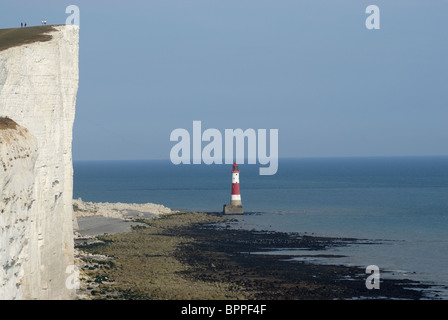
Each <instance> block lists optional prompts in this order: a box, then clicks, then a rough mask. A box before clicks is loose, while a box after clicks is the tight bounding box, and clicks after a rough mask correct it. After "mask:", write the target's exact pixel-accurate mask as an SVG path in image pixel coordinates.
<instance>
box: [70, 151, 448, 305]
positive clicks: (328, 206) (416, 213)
mask: <svg viewBox="0 0 448 320" xmlns="http://www.w3.org/2000/svg"><path fill="white" fill-rule="evenodd" d="M258 168H259V165H244V164H243V165H240V170H241V173H240V188H241V197H242V201H243V206H244V210H245V212H246V213H247V214H245V215H243V216H239V217H237V219H238V222H237V223H234V226H233V227H237V228H250V229H252V228H254V229H270V230H278V231H294V232H301V233H303V232H307V233H314V234H316V235H324V236H325V235H328V236H341V237H356V238H363V239H370V240H377V239H380V240H381V244H379V245H368V246H367V247H366V246H365V245H364V246H362V245H360V246H353V247H350V248H339V249H334V253H337V254H344V255H347V258H341V259H339V260H337V262H338V263H342V264H348V265H359V266H367V265H370V264H375V265H378V266H379V267H380V270H382V269H384V270H392V271H394V274H393V275H387V276H398V277H400V276H401V277H403V276H405V277H408V278H414V279H416V280H423V281H429V282H433V283H437V284H441V285H445V286H448V271H447V270H446V269H447V268H446V266H448V157H402V158H401V157H399V158H333V159H331V158H328V159H281V160H280V162H279V170H278V172H277V174H276V175H274V176H260V175H258ZM230 171H231V166H230V165H212V166H207V165H179V166H175V165H173V164H171V163H170V162H169V161H102V162H75V163H74V198H78V197H81V198H82V199H83V200H84V201H94V202H131V203H145V202H154V203H160V204H163V205H166V206H168V207H170V208H172V209H187V210H200V211H221V210H222V206H223V204H225V203H228V202H229V201H230V188H231V172H230ZM321 262H322V263H334V262H335V261H334V260H332V261H321ZM442 297H444V298H447V297H448V295H447V296H443V295H442Z"/></svg>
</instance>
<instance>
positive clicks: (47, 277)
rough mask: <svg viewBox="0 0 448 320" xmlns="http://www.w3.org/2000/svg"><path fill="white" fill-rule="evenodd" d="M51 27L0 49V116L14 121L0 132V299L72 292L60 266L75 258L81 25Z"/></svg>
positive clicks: (57, 296)
mask: <svg viewBox="0 0 448 320" xmlns="http://www.w3.org/2000/svg"><path fill="white" fill-rule="evenodd" d="M24 29H25V28H24ZM53 29H54V30H53V31H51V32H50V33H49V34H50V35H51V36H52V38H51V39H50V40H45V41H37V42H32V43H28V44H22V45H15V46H12V47H10V48H7V49H5V50H2V51H0V117H8V118H10V119H12V120H13V121H14V122H15V123H17V124H18V126H17V127H16V129H11V128H7V129H3V130H2V133H1V134H0V142H1V144H0V157H1V158H0V159H1V161H3V162H4V163H5V165H4V166H5V167H2V168H0V169H1V170H0V194H1V196H2V198H1V202H0V209H2V211H1V213H0V227H1V229H0V239H1V242H0V245H1V247H0V254H1V256H0V267H2V269H3V271H2V272H0V298H3V299H13V298H23V299H69V298H73V297H74V295H75V291H74V289H73V288H71V287H70V286H69V287H67V286H66V279H67V277H68V276H69V274H67V273H66V270H67V266H71V265H73V264H74V261H73V260H74V258H73V207H72V196H73V166H72V150H71V147H72V129H73V122H74V116H75V103H76V94H77V90H78V78H79V76H78V51H79V46H78V39H79V38H78V32H79V28H78V27H76V26H56V27H53ZM4 127H6V126H4ZM17 128H19V129H17ZM14 130H15V131H14ZM17 130H19V131H17ZM7 137H9V138H8V140H9V141H10V142H9V143H8V142H7V141H6V140H7ZM14 139H15V140H14ZM33 141H34V142H33ZM33 143H34V144H35V145H34V144H33ZM33 150H34V151H33ZM26 155H28V157H27V156H26ZM24 156H25V158H24ZM10 159H12V160H10ZM8 161H9V162H8ZM1 164H2V163H1V162H0V165H1ZM19 168H22V169H19ZM31 190H32V192H31ZM13 194H16V195H17V196H16V197H15V198H14V197H13V196H12V195H13ZM19 194H20V195H19Z"/></svg>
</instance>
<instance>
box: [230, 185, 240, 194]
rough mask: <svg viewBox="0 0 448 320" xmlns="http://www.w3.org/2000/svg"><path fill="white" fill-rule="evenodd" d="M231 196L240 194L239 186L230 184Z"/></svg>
mask: <svg viewBox="0 0 448 320" xmlns="http://www.w3.org/2000/svg"><path fill="white" fill-rule="evenodd" d="M232 194H240V184H239V183H232Z"/></svg>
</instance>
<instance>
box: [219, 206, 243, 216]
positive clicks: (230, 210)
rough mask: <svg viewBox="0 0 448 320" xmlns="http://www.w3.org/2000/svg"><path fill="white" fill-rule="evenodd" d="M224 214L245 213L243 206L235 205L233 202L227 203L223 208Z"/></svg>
mask: <svg viewBox="0 0 448 320" xmlns="http://www.w3.org/2000/svg"><path fill="white" fill-rule="evenodd" d="M223 213H224V214H243V213H244V212H243V207H242V206H235V205H232V204H225V205H224V209H223Z"/></svg>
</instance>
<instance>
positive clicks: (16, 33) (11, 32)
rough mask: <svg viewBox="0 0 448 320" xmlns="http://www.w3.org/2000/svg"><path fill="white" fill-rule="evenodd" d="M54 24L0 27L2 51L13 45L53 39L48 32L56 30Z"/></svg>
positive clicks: (0, 47)
mask: <svg viewBox="0 0 448 320" xmlns="http://www.w3.org/2000/svg"><path fill="white" fill-rule="evenodd" d="M55 30H56V29H55V28H54V26H46V25H45V26H37V27H26V28H11V29H0V51H2V50H6V49H9V48H12V47H17V46H21V45H24V44H30V43H34V42H44V41H49V40H51V38H52V36H51V35H49V34H48V33H49V32H51V31H55Z"/></svg>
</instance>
